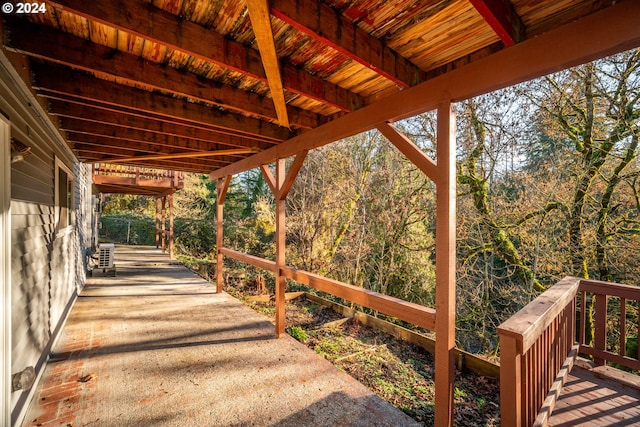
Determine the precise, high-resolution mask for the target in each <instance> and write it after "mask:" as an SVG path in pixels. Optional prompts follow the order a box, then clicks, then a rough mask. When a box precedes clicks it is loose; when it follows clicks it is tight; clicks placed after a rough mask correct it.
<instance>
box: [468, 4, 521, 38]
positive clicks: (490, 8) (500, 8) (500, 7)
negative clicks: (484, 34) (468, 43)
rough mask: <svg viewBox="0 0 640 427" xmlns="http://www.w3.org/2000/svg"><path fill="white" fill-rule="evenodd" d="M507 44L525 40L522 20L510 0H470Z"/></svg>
mask: <svg viewBox="0 0 640 427" xmlns="http://www.w3.org/2000/svg"><path fill="white" fill-rule="evenodd" d="M469 1H470V2H471V4H472V5H473V7H475V8H476V10H477V11H478V13H480V15H482V17H483V18H484V20H485V21H487V24H489V26H490V27H491V28H492V29H493V31H495V32H496V34H497V35H498V37H499V38H500V40H502V42H503V43H504V44H505V46H513V45H514V44H516V43H520V42H521V41H522V40H524V36H525V28H524V24H523V23H522V20H521V19H520V17H519V16H518V14H517V13H516V11H515V9H514V8H513V4H511V2H510V1H509V0H469Z"/></svg>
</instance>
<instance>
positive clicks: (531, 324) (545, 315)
mask: <svg viewBox="0 0 640 427" xmlns="http://www.w3.org/2000/svg"><path fill="white" fill-rule="evenodd" d="M579 286H580V279H579V278H577V277H565V278H564V279H562V280H561V281H559V282H558V283H556V284H555V285H553V286H552V287H550V288H549V289H547V290H546V291H545V292H544V293H543V294H541V295H540V296H538V297H537V298H536V299H534V300H533V301H531V302H530V303H529V304H527V305H526V306H525V307H524V308H523V309H522V310H520V311H519V312H518V313H516V314H515V315H513V316H511V318H509V319H507V320H506V321H505V322H504V323H502V324H501V325H500V326H499V327H498V328H497V330H498V333H499V334H500V335H505V336H510V337H513V338H514V339H516V341H517V342H518V343H519V349H520V351H521V352H522V353H525V352H526V351H527V350H529V348H530V347H531V346H532V345H533V344H534V343H535V342H536V340H537V339H538V337H539V336H540V333H541V332H542V331H544V330H545V329H546V328H547V327H548V326H549V324H550V323H551V322H552V321H553V320H554V319H555V318H556V317H557V316H558V314H559V313H560V312H561V311H562V310H564V308H565V307H566V306H567V304H569V303H570V302H571V301H573V300H574V299H575V297H576V294H577V292H578V287H579Z"/></svg>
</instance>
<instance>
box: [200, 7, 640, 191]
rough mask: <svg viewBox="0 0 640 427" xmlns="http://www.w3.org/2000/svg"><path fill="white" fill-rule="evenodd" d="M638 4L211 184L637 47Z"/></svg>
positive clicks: (384, 106)
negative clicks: (446, 105)
mask: <svg viewBox="0 0 640 427" xmlns="http://www.w3.org/2000/svg"><path fill="white" fill-rule="evenodd" d="M637 16H640V2H634V1H627V2H622V3H618V4H615V5H613V6H611V7H608V8H606V9H604V10H601V11H599V12H596V13H593V14H591V15H589V16H587V17H585V18H582V19H580V20H577V21H574V22H571V23H569V24H566V25H564V26H562V27H559V28H556V29H554V30H551V31H548V32H547V33H544V34H541V35H539V36H537V37H535V38H532V39H528V40H525V41H523V42H521V43H519V44H516V45H515V46H512V47H511V48H509V49H504V50H502V51H500V52H497V53H495V54H493V55H491V56H488V57H484V58H482V59H478V60H477V61H474V62H472V63H469V64H467V65H464V66H461V67H460V68H458V69H456V70H453V71H451V72H449V73H446V74H442V75H439V76H437V77H434V78H433V79H431V80H428V81H426V82H424V83H422V84H420V85H418V86H414V87H412V88H409V89H405V90H404V91H402V92H399V93H395V94H392V95H389V96H388V97H386V98H384V100H382V101H380V102H377V103H375V104H372V105H369V106H366V107H364V108H361V109H359V110H357V111H354V112H352V113H350V114H347V115H345V116H343V117H340V118H337V119H335V120H333V121H332V122H330V123H327V124H324V125H322V126H319V127H317V128H315V129H312V130H310V131H307V132H305V133H303V134H301V135H298V136H296V137H293V138H291V139H289V140H287V141H285V142H283V143H282V144H279V145H278V146H277V147H274V148H270V149H268V150H265V151H262V152H260V153H258V154H255V155H253V156H251V157H248V158H246V159H243V160H240V161H239V162H237V163H235V164H233V165H230V166H228V167H225V168H222V169H219V170H216V171H214V172H212V173H211V177H212V179H215V178H217V177H218V176H222V175H234V174H236V173H240V172H243V171H245V170H248V169H253V168H254V167H257V166H259V165H261V164H265V163H269V162H273V161H274V159H276V158H277V157H289V156H292V155H294V154H295V153H296V152H298V151H300V150H301V149H313V148H318V147H321V146H324V145H326V144H329V143H331V142H333V141H337V140H339V139H342V138H346V137H349V136H352V135H355V134H357V133H360V132H364V131H367V130H369V129H372V128H374V127H375V126H376V125H377V124H379V123H383V122H394V121H397V120H400V119H404V118H407V117H411V116H415V115H416V114H420V113H423V112H425V111H428V110H432V109H434V108H436V106H437V105H438V104H440V103H441V102H444V101H446V100H449V99H451V100H452V101H454V102H455V101H460V100H464V99H468V98H471V97H473V96H476V95H480V94H483V93H488V92H491V91H493V90H497V89H501V88H504V87H507V86H510V85H514V84H516V83H520V82H522V81H526V80H529V79H533V78H535V77H539V76H543V75H546V74H549V73H551V72H554V71H557V70H560V69H564V68H568V67H571V66H574V65H578V64H582V63H584V62H588V61H590V60H593V59H596V58H601V57H603V56H606V55H610V54H613V53H616V52H621V51H623V50H627V49H631V48H634V47H637V46H640V25H638V21H637Z"/></svg>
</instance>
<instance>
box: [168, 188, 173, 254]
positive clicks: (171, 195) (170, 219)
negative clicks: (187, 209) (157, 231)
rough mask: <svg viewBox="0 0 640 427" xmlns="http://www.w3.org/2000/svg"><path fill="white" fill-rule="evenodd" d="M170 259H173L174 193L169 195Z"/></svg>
mask: <svg viewBox="0 0 640 427" xmlns="http://www.w3.org/2000/svg"><path fill="white" fill-rule="evenodd" d="M168 197H169V258H171V259H173V193H171V194H169V196H168Z"/></svg>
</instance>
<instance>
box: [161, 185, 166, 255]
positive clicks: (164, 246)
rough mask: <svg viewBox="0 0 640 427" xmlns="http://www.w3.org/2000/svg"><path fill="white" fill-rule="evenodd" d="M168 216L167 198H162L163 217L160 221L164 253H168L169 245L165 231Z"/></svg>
mask: <svg viewBox="0 0 640 427" xmlns="http://www.w3.org/2000/svg"><path fill="white" fill-rule="evenodd" d="M166 214H167V196H162V215H161V220H160V230H161V231H162V234H161V236H160V239H162V253H165V252H166V251H167V243H166V239H165V229H164V227H165V219H166Z"/></svg>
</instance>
